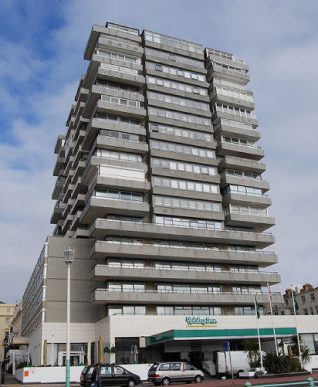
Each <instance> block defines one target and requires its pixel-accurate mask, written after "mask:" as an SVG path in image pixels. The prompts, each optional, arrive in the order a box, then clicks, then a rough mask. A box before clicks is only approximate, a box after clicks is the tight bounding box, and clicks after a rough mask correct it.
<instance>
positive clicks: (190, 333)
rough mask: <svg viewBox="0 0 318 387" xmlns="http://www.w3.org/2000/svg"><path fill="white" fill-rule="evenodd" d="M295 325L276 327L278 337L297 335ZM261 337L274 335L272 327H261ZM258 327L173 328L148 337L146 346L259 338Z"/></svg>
mask: <svg viewBox="0 0 318 387" xmlns="http://www.w3.org/2000/svg"><path fill="white" fill-rule="evenodd" d="M296 333H297V331H296V328H295V327H286V328H275V335H276V337H285V336H293V335H296ZM259 334H260V337H262V338H271V337H274V330H273V329H272V328H260V329H259ZM257 337H258V336H257V329H256V328H248V329H180V330H179V329H172V330H170V331H166V332H162V333H158V334H156V335H152V336H148V337H147V338H146V346H147V347H149V346H151V345H155V344H161V343H167V342H173V341H178V340H179V341H180V340H220V339H221V340H229V339H250V338H257Z"/></svg>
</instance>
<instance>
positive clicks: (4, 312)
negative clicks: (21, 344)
mask: <svg viewBox="0 0 318 387" xmlns="http://www.w3.org/2000/svg"><path fill="white" fill-rule="evenodd" d="M14 308H15V304H5V303H4V302H1V301H0V361H2V360H4V355H5V346H6V342H7V338H8V335H9V332H10V324H11V319H12V316H13V313H14Z"/></svg>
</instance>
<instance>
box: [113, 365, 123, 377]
mask: <svg viewBox="0 0 318 387" xmlns="http://www.w3.org/2000/svg"><path fill="white" fill-rule="evenodd" d="M124 373H125V371H124V369H123V368H121V367H118V366H114V374H115V375H124Z"/></svg>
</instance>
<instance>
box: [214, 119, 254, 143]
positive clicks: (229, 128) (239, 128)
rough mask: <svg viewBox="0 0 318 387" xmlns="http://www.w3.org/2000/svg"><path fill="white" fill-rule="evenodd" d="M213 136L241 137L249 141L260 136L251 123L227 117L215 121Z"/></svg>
mask: <svg viewBox="0 0 318 387" xmlns="http://www.w3.org/2000/svg"><path fill="white" fill-rule="evenodd" d="M215 136H216V137H220V136H229V137H243V138H247V139H248V140H251V141H257V140H259V139H260V138H261V134H260V132H259V131H258V130H257V129H254V128H253V125H251V124H245V123H243V122H239V121H234V120H228V119H221V120H219V122H215Z"/></svg>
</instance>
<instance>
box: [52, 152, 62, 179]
mask: <svg viewBox="0 0 318 387" xmlns="http://www.w3.org/2000/svg"><path fill="white" fill-rule="evenodd" d="M64 161H65V158H64V157H61V156H58V157H57V159H56V162H55V166H54V169H53V176H58V175H59V172H60V170H61V169H62V168H63V165H64Z"/></svg>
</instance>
